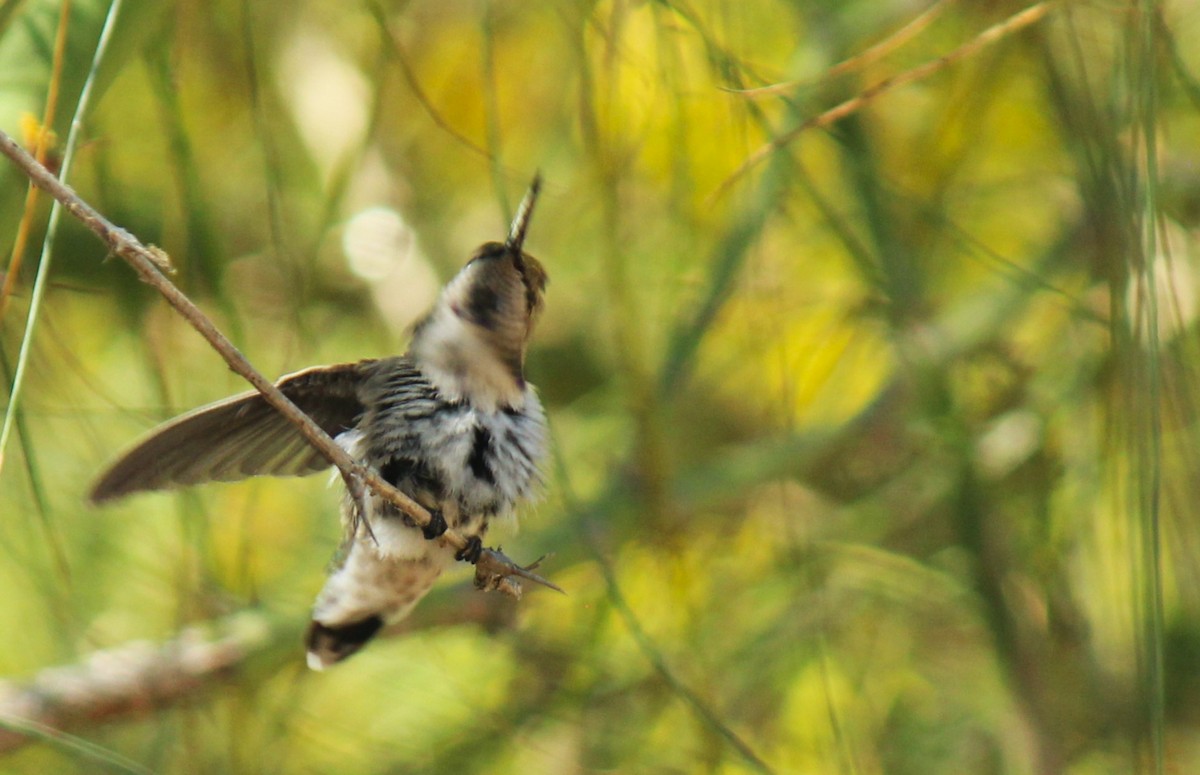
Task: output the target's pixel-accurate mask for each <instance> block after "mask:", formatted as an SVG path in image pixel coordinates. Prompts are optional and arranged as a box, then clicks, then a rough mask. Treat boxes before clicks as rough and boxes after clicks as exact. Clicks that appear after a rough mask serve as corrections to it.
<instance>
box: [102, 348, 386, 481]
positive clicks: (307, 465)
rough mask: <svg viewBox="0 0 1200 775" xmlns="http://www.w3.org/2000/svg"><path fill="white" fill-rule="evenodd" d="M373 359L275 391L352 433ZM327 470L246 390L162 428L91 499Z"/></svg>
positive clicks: (115, 467) (300, 376)
mask: <svg viewBox="0 0 1200 775" xmlns="http://www.w3.org/2000/svg"><path fill="white" fill-rule="evenodd" d="M378 363H379V361H375V360H366V361H358V362H357V363H343V364H338V365H336V366H318V367H315V368H311V369H305V370H304V371H300V372H297V373H295V374H289V375H288V376H286V377H283V378H282V379H280V380H279V382H277V383H276V384H277V386H278V387H279V389H280V390H282V391H283V393H284V395H286V396H287V397H288V398H289V399H291V400H292V402H293V403H295V404H296V406H298V407H299V408H300V409H301V410H303V411H304V412H305V413H306V414H307V415H309V416H310V417H312V418H313V420H315V421H316V423H317V424H318V425H320V426H321V428H323V429H324V430H325V432H326V433H328V434H329V435H331V436H336V435H337V434H339V433H341V432H343V431H345V430H348V429H350V428H353V427H354V425H355V424H356V423H357V422H358V419H359V417H361V416H362V414H363V411H364V406H363V403H362V400H361V399H360V397H359V389H360V387H361V386H362V384H363V383H364V382H365V381H366V379H367V377H368V376H370V374H371V373H372V371H373V370H374V369H375V367H376V366H377V365H378ZM328 467H329V462H328V461H327V460H325V458H324V457H322V456H321V454H320V453H319V452H317V451H316V450H315V449H313V448H312V447H311V446H310V445H309V444H308V442H307V441H305V439H304V437H303V436H301V435H300V431H299V430H297V429H296V426H294V425H292V423H291V422H289V421H288V420H287V419H285V418H284V416H283V415H281V414H280V413H279V412H277V411H276V410H275V408H274V407H272V406H271V405H270V404H268V403H267V402H266V401H265V400H264V399H263V397H262V395H261V394H260V393H257V392H249V393H243V394H242V395H238V396H234V397H232V398H227V399H225V400H224V401H218V402H216V403H214V404H209V405H208V406H202V407H200V408H199V409H195V410H193V411H191V412H188V413H187V414H184V415H180V416H179V417H176V418H175V419H173V420H170V421H169V422H166V423H164V424H163V425H160V426H159V427H157V428H155V429H154V430H153V431H151V432H150V434H149V435H147V436H146V437H145V438H143V439H142V440H141V441H139V442H138V443H137V444H135V445H134V446H133V448H132V449H130V450H129V451H127V452H126V453H125V454H123V455H122V456H121V457H120V458H119V459H118V460H117V461H116V462H114V463H113V464H112V465H111V466H110V467H109V468H108V470H107V471H105V472H104V473H103V474H102V475H101V476H100V478H99V479H98V480H97V481H96V483H95V485H93V487H92V492H91V496H90V497H91V501H92V502H93V503H102V502H104V501H108V500H113V499H114V498H120V497H123V496H125V495H129V494H130V493H135V492H141V491H143V490H165V489H170V488H173V487H180V486H182V485H188V484H199V483H201V482H210V481H219V482H229V481H235V480H238V479H244V478H246V477H248V476H258V475H260V474H270V475H274V476H301V475H305V474H311V473H315V472H317V471H321V470H323V469H325V468H328Z"/></svg>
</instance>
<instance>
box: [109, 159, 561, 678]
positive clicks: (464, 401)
mask: <svg viewBox="0 0 1200 775" xmlns="http://www.w3.org/2000/svg"><path fill="white" fill-rule="evenodd" d="M539 187H540V178H534V181H533V184H532V185H531V186H530V189H529V193H528V194H527V195H526V197H525V199H524V201H523V202H522V204H521V207H520V209H519V210H518V213H517V216H516V218H515V219H514V221H513V225H512V229H511V230H510V233H509V236H508V239H507V240H506V241H504V242H488V243H485V244H484V245H482V246H480V247H479V248H478V249H477V250H476V251H475V253H474V255H473V256H472V257H471V259H470V260H469V261H468V262H467V263H466V265H465V266H463V268H462V269H461V270H460V271H459V272H458V274H456V275H455V276H454V277H453V278H452V279H451V280H450V281H449V282H448V283H447V284H446V285H445V287H444V288H442V290H441V293H440V294H439V296H438V298H437V301H436V302H435V303H434V305H433V308H432V309H431V310H430V311H429V312H428V313H427V314H426V315H425V316H424V317H423V318H422V319H421V320H420V321H419V322H418V323H417V324H416V325H415V326H414V328H413V332H412V337H411V341H410V343H409V347H408V350H407V352H405V354H403V355H401V356H398V357H388V358H378V359H370V360H361V361H357V362H354V363H342V364H336V365H332V366H316V367H313V368H309V369H305V370H303V371H299V372H296V373H294V374H290V375H287V376H284V377H282V378H281V379H280V380H279V381H278V382H277V383H276V384H277V386H278V387H279V389H280V390H281V391H282V392H283V393H284V394H285V395H286V396H287V397H288V398H289V399H290V400H291V401H292V402H293V403H295V404H296V405H297V406H298V407H299V408H300V409H301V410H303V411H304V412H305V413H306V414H308V415H309V416H310V417H312V418H313V420H315V421H316V422H317V424H318V425H320V426H321V428H322V429H324V430H325V432H326V433H328V434H329V435H330V436H332V437H333V438H334V440H335V441H336V442H337V443H338V444H339V445H341V447H342V448H343V449H345V450H346V451H347V453H348V454H349V455H350V456H351V457H353V458H355V459H356V460H358V461H359V462H361V463H362V464H364V465H366V466H369V467H371V468H373V469H374V470H375V471H376V472H378V473H379V474H380V476H381V477H382V478H383V479H384V480H386V481H387V482H388V483H389V484H391V485H392V486H394V487H396V488H397V489H399V490H400V491H401V492H403V493H404V494H406V495H408V496H409V497H410V498H412V499H413V500H415V501H416V502H417V503H418V504H420V505H421V506H422V507H424V508H425V509H426V510H428V511H429V513H430V515H431V516H432V521H431V522H430V524H429V525H427V526H425V527H423V528H422V527H419V526H417V525H416V523H415V522H414V521H413V520H412V519H411V518H410V517H408V516H407V515H405V514H403V513H401V512H400V511H399V510H398V509H396V507H394V506H392V505H391V504H389V503H388V502H386V501H384V500H383V499H382V498H380V497H379V496H378V495H375V494H374V493H368V494H367V496H366V497H365V498H363V499H361V500H358V499H355V498H352V497H351V496H350V494H349V493H347V494H346V496H345V497H344V498H343V501H342V506H341V520H342V524H343V533H344V535H343V539H342V543H341V546H340V547H339V549H338V551H337V552H336V554H335V556H334V561H333V563H332V566H331V570H330V573H329V576H328V578H327V580H326V582H325V585H324V587H323V588H322V589H321V591H320V593H319V594H318V595H317V599H316V602H315V604H314V605H313V610H312V620H311V622H310V624H309V626H308V630H307V633H306V635H305V646H306V648H307V661H308V665H309V667H311V668H313V669H314V670H323V669H325V668H327V667H329V666H330V665H333V664H335V663H337V662H340V661H342V660H344V659H346V658H347V657H349V656H350V655H352V654H354V653H356V652H357V651H359V650H360V649H361V648H362V647H363V646H364V645H365V644H366V643H368V642H369V641H370V640H371V639H372V638H373V637H374V636H375V635H376V634H377V633H378V632H379V631H380V630H381V629H382V628H383V627H384V626H386V625H388V624H391V623H393V622H396V621H399V620H400V619H402V618H404V617H405V616H406V615H408V613H409V612H410V611H411V610H412V609H413V607H415V606H416V604H417V603H418V602H419V601H420V599H421V598H422V597H424V596H425V594H426V593H427V592H428V591H429V589H430V588H431V587H432V586H433V583H434V581H435V580H436V579H437V578H438V576H440V575H441V573H442V571H443V570H445V569H446V568H447V567H448V566H449V565H450V564H451V563H452V562H453V560H454V559H455V551H454V549H453V548H452V547H450V546H448V545H446V544H443V543H442V542H439V541H438V540H437V539H438V537H439V536H440V535H442V534H443V533H444V532H445V531H446V529H447V528H448V527H453V528H454V530H456V531H457V532H458V533H459V534H460V535H461V536H463V537H464V538H467V539H468V540H470V541H472V542H474V545H475V546H476V547H478V545H479V541H480V539H482V538H483V536H484V535H485V534H486V532H487V530H488V527H489V526H490V524H491V523H492V522H493V521H497V522H499V521H501V520H509V521H511V520H513V519H514V517H515V512H516V510H517V508H518V507H519V506H520V505H521V504H522V503H525V502H527V501H529V500H531V499H532V498H534V497H535V496H536V495H537V494H538V492H539V491H540V489H541V486H542V477H541V473H540V464H541V462H542V459H543V457H544V456H545V452H546V446H547V440H546V436H547V432H546V420H545V415H544V412H543V409H542V404H541V401H540V400H539V399H538V394H537V391H536V389H535V388H534V386H533V385H531V384H530V383H529V382H528V381H527V380H526V379H525V353H526V348H527V345H528V342H529V338H530V335H531V334H532V332H533V329H534V324H535V323H536V321H537V319H538V317H539V315H540V313H541V311H542V308H543V296H544V293H545V288H546V282H547V276H546V271H545V269H544V268H543V267H542V264H541V263H540V262H539V261H538V260H537V259H535V258H534V257H533V256H531V255H529V254H528V253H525V252H524V250H523V243H524V239H525V232H526V229H527V226H528V222H529V218H530V215H531V213H532V210H533V204H534V203H535V201H536V198H537V193H538V189H539ZM328 467H329V463H328V461H326V460H325V458H324V457H323V456H322V455H321V454H320V453H319V452H317V451H316V450H315V449H314V448H312V447H311V446H309V445H308V443H307V442H306V441H305V440H304V438H303V437H302V436H301V434H300V432H299V431H298V430H297V429H296V428H295V426H293V425H292V424H291V423H290V422H288V421H287V420H286V419H285V418H284V417H283V415H281V414H279V413H278V412H277V411H276V410H275V409H274V408H273V407H271V406H270V405H269V404H268V403H267V402H266V401H265V400H264V399H263V398H262V396H261V395H260V394H259V393H257V392H253V391H252V392H247V393H243V394H241V395H237V396H234V397H232V398H227V399H225V400H223V401H217V402H216V403H213V404H209V405H207V406H203V407H200V408H198V409H195V410H193V411H191V412H188V413H186V414H183V415H181V416H179V417H176V418H175V419H173V420H169V421H168V422H166V423H164V424H162V425H160V426H159V427H157V428H155V429H153V430H152V431H150V432H149V433H148V434H147V435H146V436H145V437H143V438H142V439H141V440H139V441H138V442H136V443H135V444H134V445H133V446H132V447H131V448H130V449H129V450H127V451H126V452H125V453H124V454H122V455H121V456H120V457H119V458H117V460H116V461H115V462H113V463H112V464H111V465H110V466H109V467H108V468H107V469H106V470H105V471H104V472H103V473H102V474H101V475H100V476H99V478H98V479H97V480H96V482H95V484H94V485H93V487H92V489H91V492H90V500H91V501H92V502H93V503H95V504H100V503H105V502H108V501H112V500H115V499H117V498H121V497H124V496H126V495H130V494H132V493H136V492H141V491H150V490H166V489H172V488H177V487H182V486H186V485H193V484H200V483H203V482H210V481H222V482H228V481H236V480H240V479H244V478H247V477H252V476H261V475H270V476H302V475H307V474H312V473H317V472H320V471H322V470H325V469H327V468H328ZM356 504H362V506H363V509H362V510H363V511H365V512H366V513H365V514H360V513H358V508H357V506H356ZM360 522H361V523H363V524H361V525H360ZM364 527H365V529H363V528H364ZM460 559H461V556H460Z"/></svg>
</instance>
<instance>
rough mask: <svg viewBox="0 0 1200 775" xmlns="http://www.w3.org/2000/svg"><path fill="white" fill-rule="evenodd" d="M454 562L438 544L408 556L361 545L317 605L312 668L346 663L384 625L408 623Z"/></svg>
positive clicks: (309, 640) (311, 631) (309, 639)
mask: <svg viewBox="0 0 1200 775" xmlns="http://www.w3.org/2000/svg"><path fill="white" fill-rule="evenodd" d="M385 545H386V543H385ZM452 559H453V553H452V551H451V550H448V549H445V548H443V547H439V546H436V545H434V544H433V543H432V542H426V547H425V550H424V551H422V552H420V553H419V554H418V555H416V556H411V557H407V556H396V555H391V554H386V553H384V552H382V551H381V550H380V547H379V546H378V545H376V544H375V543H374V542H372V541H371V539H370V538H369V537H367V538H360V539H359V540H355V541H354V542H353V544H352V545H351V548H350V552H349V554H348V555H347V556H346V559H345V561H344V562H343V563H342V564H341V566H340V567H338V568H337V569H336V570H335V571H333V573H331V574H330V576H329V579H328V580H327V581H326V582H325V587H324V588H323V589H322V590H321V593H320V594H319V595H318V596H317V602H316V604H315V605H314V606H313V617H312V622H311V623H310V624H309V626H308V633H307V634H306V635H305V639H304V640H305V645H306V646H307V648H308V666H309V667H311V668H312V669H314V670H324V669H325V668H327V667H329V666H330V665H333V664H336V663H337V662H341V661H342V660H343V659H345V658H346V657H348V656H350V655H351V654H353V653H355V652H356V651H358V650H359V649H361V648H362V647H363V646H364V645H365V644H366V643H367V642H368V641H370V640H371V638H373V637H375V635H376V634H378V632H379V631H380V630H381V629H382V628H383V627H384V625H387V624H391V623H393V622H397V621H399V620H400V619H403V618H404V617H405V616H407V615H408V612H409V611H411V610H412V609H413V607H414V606H415V605H416V604H417V603H418V602H419V601H420V600H421V598H423V597H424V596H425V595H426V593H428V592H429V589H430V587H432V586H433V582H434V581H436V580H437V577H438V576H440V575H441V573H442V571H443V570H444V569H445V568H446V566H447V565H448V564H449V563H450V562H451V560H452Z"/></svg>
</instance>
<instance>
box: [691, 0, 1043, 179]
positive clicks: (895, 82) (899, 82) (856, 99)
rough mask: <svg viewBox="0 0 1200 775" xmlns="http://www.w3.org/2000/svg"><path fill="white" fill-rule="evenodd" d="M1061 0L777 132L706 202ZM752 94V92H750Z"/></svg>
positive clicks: (1038, 18) (1030, 22)
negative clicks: (807, 137) (802, 139)
mask: <svg viewBox="0 0 1200 775" xmlns="http://www.w3.org/2000/svg"><path fill="white" fill-rule="evenodd" d="M1059 2H1065V0H1044V1H1043V2H1040V3H1035V4H1033V5H1031V6H1029V7H1028V8H1026V9H1025V10H1023V11H1020V12H1018V13H1016V14H1014V15H1012V16H1010V17H1009V18H1007V19H1005V20H1004V21H1002V22H1000V23H998V24H994V25H992V26H991V27H988V28H987V29H986V30H984V31H983V32H981V33H979V35H977V36H976V37H975V38H974V39H973V40H971V41H970V42H968V43H965V44H963V45H962V46H959V47H958V48H956V49H954V50H953V51H951V52H950V53H949V54H945V55H943V56H940V57H938V58H937V59H933V60H930V61H929V62H926V63H925V64H923V65H918V66H917V67H914V68H912V69H911V70H905V71H904V72H902V73H900V74H898V75H894V76H891V77H889V78H884V79H883V80H882V81H878V82H876V83H873V84H871V85H870V86H868V87H867V88H865V89H863V90H862V91H861V92H859V93H858V94H856V95H854V96H853V97H851V98H850V99H848V100H846V101H845V102H842V103H840V104H838V105H835V106H833V107H832V108H830V109H829V110H826V111H825V112H824V113H820V114H818V115H816V116H813V117H812V118H809V119H807V120H805V121H803V122H801V123H800V124H799V125H798V126H795V127H793V128H791V129H789V130H788V131H786V132H784V133H783V134H781V135H778V136H776V137H775V138H773V139H772V140H771V141H770V142H768V143H765V144H764V145H762V146H760V147H759V148H758V149H757V150H755V151H754V152H753V153H751V154H750V155H749V156H747V157H746V159H745V161H743V162H742V163H741V165H740V166H738V168H737V169H735V170H734V171H733V172H732V173H730V175H729V176H728V177H727V178H725V180H723V181H722V182H721V184H720V185H718V186H717V189H716V190H715V191H714V192H713V193H712V194H710V195H709V197H708V199H709V201H710V202H711V201H713V200H716V199H718V198H720V196H721V195H722V194H724V193H725V192H726V191H728V190H729V188H730V187H731V186H732V185H733V184H734V183H736V182H737V181H738V180H740V179H741V178H742V176H744V175H745V174H746V173H747V172H749V171H750V170H751V169H753V168H754V167H756V166H758V165H759V164H761V163H762V162H763V161H764V160H766V159H767V158H768V157H769V156H770V155H771V154H773V153H775V152H777V151H780V150H782V149H784V148H785V147H787V146H788V145H790V144H791V143H792V141H794V140H795V139H796V138H798V137H799V136H800V135H802V134H804V133H805V132H807V131H808V130H810V129H819V128H822V127H828V126H832V125H833V124H836V123H837V122H838V121H841V120H842V119H843V118H845V117H846V116H849V115H850V114H852V113H855V112H857V111H858V110H860V109H861V108H863V107H865V106H866V105H867V104H868V103H870V102H871V100H873V99H875V98H876V97H878V96H879V95H881V94H884V93H886V92H889V91H891V90H892V89H894V88H896V87H898V86H903V85H905V84H909V83H913V82H915V81H919V80H921V79H922V78H925V77H927V76H930V75H932V74H934V73H936V72H938V71H939V70H942V69H944V68H946V67H947V66H949V65H951V64H953V63H955V62H957V61H959V60H961V59H965V58H966V57H968V56H970V55H971V54H974V53H975V52H976V51H979V50H980V49H982V48H984V47H986V46H989V45H991V44H993V43H995V42H997V41H999V40H1002V39H1003V38H1005V37H1007V36H1009V35H1012V34H1013V33H1015V32H1018V31H1019V30H1023V29H1025V28H1026V27H1029V26H1030V25H1033V24H1036V23H1037V22H1039V21H1041V20H1042V18H1043V17H1045V16H1046V14H1048V13H1049V12H1050V11H1051V10H1052V9H1053V8H1054V6H1056V5H1058V3H1059ZM750 96H753V95H750Z"/></svg>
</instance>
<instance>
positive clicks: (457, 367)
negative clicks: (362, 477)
mask: <svg viewBox="0 0 1200 775" xmlns="http://www.w3.org/2000/svg"><path fill="white" fill-rule="evenodd" d="M537 188H538V181H537V180H536V179H535V181H534V185H533V186H532V187H531V188H530V194H528V195H527V196H526V198H525V201H524V202H522V206H521V210H520V211H519V212H518V213H517V218H516V220H515V221H514V222H513V228H512V231H511V233H510V235H509V238H508V240H507V241H505V242H488V243H485V244H483V245H481V246H480V247H479V248H478V249H477V250H476V251H475V254H474V255H473V256H472V257H471V260H470V261H468V262H467V264H466V266H464V267H463V268H462V269H461V270H459V272H458V274H457V275H455V276H454V278H453V279H452V280H450V282H449V283H447V284H446V287H445V288H443V289H442V293H441V296H439V298H438V301H437V304H436V305H435V306H434V308H433V310H432V311H431V312H430V313H429V315H428V316H426V317H425V319H424V320H422V321H421V322H420V323H418V324H417V327H416V329H415V331H414V332H413V341H412V346H411V347H410V352H411V353H412V354H413V356H414V357H415V358H416V359H417V361H418V363H419V364H420V365H421V366H422V367H424V368H425V369H426V371H427V372H429V373H430V377H431V379H433V381H434V382H435V384H437V386H438V387H439V388H440V389H442V390H443V391H445V392H447V393H449V394H451V395H453V396H455V397H457V398H462V399H469V400H472V401H475V402H477V403H479V404H481V405H490V404H492V403H495V404H500V405H507V406H514V407H515V406H517V405H519V403H520V402H521V401H522V400H523V396H524V393H525V349H526V346H527V344H528V342H529V337H530V334H532V332H533V327H534V324H535V323H536V322H537V319H538V316H539V315H540V314H541V311H542V306H543V294H544V293H545V290H546V281H547V276H546V270H545V269H544V268H543V267H542V264H541V262H540V261H538V260H537V259H536V258H534V257H533V256H531V255H529V254H528V253H526V252H524V250H523V249H522V248H523V245H524V240H525V229H526V227H527V226H528V221H529V215H530V213H531V212H532V209H533V199H534V198H535V197H536V196H537Z"/></svg>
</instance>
